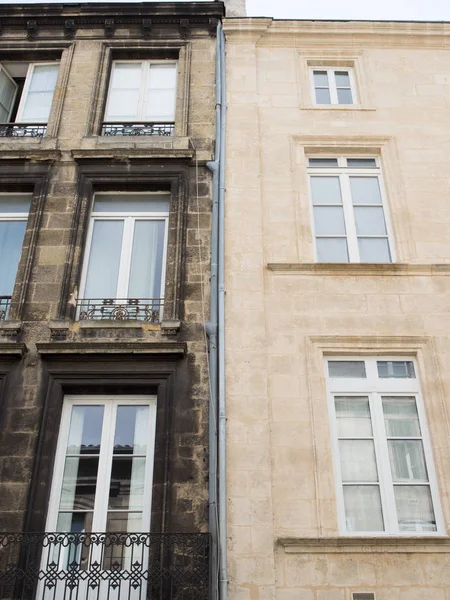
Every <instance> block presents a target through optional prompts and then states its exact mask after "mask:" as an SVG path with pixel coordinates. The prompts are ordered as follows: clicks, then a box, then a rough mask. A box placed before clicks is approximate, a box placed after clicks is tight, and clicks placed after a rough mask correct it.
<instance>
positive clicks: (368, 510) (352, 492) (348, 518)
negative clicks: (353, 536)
mask: <svg viewBox="0 0 450 600" xmlns="http://www.w3.org/2000/svg"><path fill="white" fill-rule="evenodd" d="M344 505H345V522H346V525H347V531H384V522H383V513H382V510H381V498H380V490H379V488H378V486H377V485H351V486H348V485H346V486H344Z"/></svg>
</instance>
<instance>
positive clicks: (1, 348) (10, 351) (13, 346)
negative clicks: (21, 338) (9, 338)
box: [0, 342, 27, 358]
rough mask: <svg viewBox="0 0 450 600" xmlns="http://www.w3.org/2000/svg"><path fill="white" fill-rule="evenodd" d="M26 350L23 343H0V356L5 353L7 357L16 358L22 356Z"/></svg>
mask: <svg viewBox="0 0 450 600" xmlns="http://www.w3.org/2000/svg"><path fill="white" fill-rule="evenodd" d="M26 351H27V347H26V346H25V344H21V343H17V342H1V343H0V356H4V355H5V354H7V355H8V356H9V357H11V356H15V357H17V358H22V356H23V355H24V354H25V352H26Z"/></svg>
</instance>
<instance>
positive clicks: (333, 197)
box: [311, 176, 342, 204]
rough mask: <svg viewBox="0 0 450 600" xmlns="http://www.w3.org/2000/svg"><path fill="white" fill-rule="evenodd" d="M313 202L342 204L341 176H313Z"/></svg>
mask: <svg viewBox="0 0 450 600" xmlns="http://www.w3.org/2000/svg"><path fill="white" fill-rule="evenodd" d="M311 192H312V201H313V204H342V196H341V184H340V181H339V177H316V176H314V177H311Z"/></svg>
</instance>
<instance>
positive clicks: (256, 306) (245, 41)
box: [224, 19, 450, 600]
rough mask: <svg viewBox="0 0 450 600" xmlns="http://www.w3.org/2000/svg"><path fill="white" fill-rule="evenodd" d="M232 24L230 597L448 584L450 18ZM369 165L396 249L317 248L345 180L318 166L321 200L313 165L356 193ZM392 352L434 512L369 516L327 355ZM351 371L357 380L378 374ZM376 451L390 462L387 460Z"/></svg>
mask: <svg viewBox="0 0 450 600" xmlns="http://www.w3.org/2000/svg"><path fill="white" fill-rule="evenodd" d="M224 30H225V33H226V37H227V93H228V132H227V209H226V224H225V225H226V226H225V230H226V264H225V272H226V291H227V301H226V360H227V419H228V420H227V427H228V436H227V440H228V444H227V448H228V473H227V477H228V480H227V485H228V515H229V521H228V525H229V527H228V533H229V546H228V547H229V576H230V594H229V597H230V600H263V599H264V600H268V599H269V598H270V599H271V600H274V599H276V600H363V599H364V600H373V599H376V600H448V599H449V598H450V591H449V590H450V570H449V564H450V562H449V560H450V559H449V556H450V554H449V553H450V542H449V538H448V530H449V527H450V478H449V472H448V464H449V458H450V446H449V440H450V435H449V433H450V431H449V418H448V415H449V411H450V378H449V373H450V344H449V330H450V316H449V307H450V238H449V227H448V225H449V214H450V213H449V200H450V185H449V181H450V180H449V177H448V173H449V168H450V162H449V156H448V152H446V150H447V149H448V148H449V139H450V111H449V109H450V105H449V97H450V96H449V93H450V75H449V73H450V71H449V65H450V35H449V34H450V30H449V26H448V24H445V23H375V22H371V23H369V22H360V23H358V22H317V21H316V22H308V21H304V22H302V21H273V20H271V19H229V20H228V19H225V23H224ZM349 72H350V73H351V76H352V77H353V81H350V84H349V83H348V80H349V77H350V76H349ZM350 79H351V77H350ZM339 84H340V86H341V87H340V89H339ZM315 88H317V89H315ZM349 88H351V90H352V93H353V98H352V102H349V101H348V98H349V96H348V89H349ZM344 89H347V92H345V91H342V90H344ZM330 90H331V91H330ZM333 93H334V95H335V100H334V102H333ZM339 94H341V96H342V97H343V98H347V102H345V103H344V104H339V103H338V102H337V101H336V98H338V99H339V97H340V96H339ZM317 99H318V100H319V101H317ZM320 100H321V101H320ZM352 159H353V160H356V159H357V162H356V163H355V162H351V161H352ZM338 160H339V161H340V162H339V163H338ZM343 161H345V162H343ZM348 161H350V162H348ZM358 161H362V162H358ZM364 161H365V162H364ZM364 164H372V165H373V167H371V168H372V170H370V169H369V170H368V171H366V172H365V175H366V176H367V175H368V176H371V177H377V178H378V179H379V180H381V179H380V178H382V180H383V182H384V183H383V185H384V190H385V192H384V198H385V207H387V209H385V210H386V211H387V210H388V211H389V217H390V230H389V233H388V239H389V243H390V247H391V257H390V261H389V260H387V259H386V257H385V258H384V259H383V260H382V261H379V262H378V261H377V260H372V261H371V262H367V261H366V262H364V261H363V260H360V261H357V260H353V261H350V262H346V263H343V262H342V260H341V261H340V262H339V259H337V258H336V257H335V256H333V254H331V255H330V254H329V255H328V260H327V259H325V260H324V259H322V260H318V258H317V254H316V252H317V249H316V248H317V246H319V244H321V243H322V242H321V241H320V240H321V239H322V238H321V237H320V235H319V234H320V233H321V234H324V233H325V234H326V233H328V234H330V233H333V234H335V235H337V234H338V233H339V231H337V230H333V229H332V225H330V224H329V223H327V222H325V221H320V220H319V210H324V209H323V206H324V205H326V204H327V202H326V201H325V200H326V199H327V198H330V197H331V196H326V195H325V196H321V195H320V193H321V190H322V191H323V188H320V186H319V184H317V187H315V188H313V192H314V193H317V196H314V198H315V204H314V205H312V203H311V188H310V186H309V181H308V179H309V178H311V180H313V178H314V177H317V178H319V183H321V181H320V177H322V178H327V177H328V178H330V177H331V178H333V177H334V178H335V179H336V177H337V175H335V173H338V176H339V177H340V181H341V182H342V186H343V187H342V190H343V191H342V197H343V198H344V200H345V198H348V197H349V196H348V194H349V191H348V190H349V189H350V188H348V189H347V192H346V191H345V187H344V185H346V182H348V179H349V178H351V177H356V178H358V177H361V178H362V177H363V175H358V172H360V173H362V171H357V169H358V168H360V167H361V166H362V165H364ZM350 165H354V166H355V169H354V170H353V171H352V170H351V169H350ZM375 166H376V168H375ZM333 169H334V171H333ZM380 172H381V173H382V175H379V173H380ZM347 173H350V175H348V174H347ZM374 173H375V174H376V175H374ZM327 181H328V180H327ZM322 183H323V182H322ZM313 184H314V185H316V184H315V183H314V182H313ZM313 184H311V185H313ZM324 185H325V184H324ZM330 186H331V184H330ZM355 189H356V188H355ZM328 191H329V193H330V194H331V192H330V190H328ZM353 191H354V190H353ZM353 191H352V193H353ZM344 192H345V193H346V194H347V196H345V193H344ZM337 197H338V196H333V197H332V200H331V201H330V202H331V203H333V202H334V203H335V204H333V207H334V208H332V209H333V210H335V211H336V208H335V207H336V206H337V205H339V206H340V203H341V201H340V200H337V199H336V198H337ZM353 200H354V196H353ZM330 202H329V203H328V204H330ZM376 202H378V205H377V206H379V200H377V201H376ZM316 207H319V210H318V211H317V214H315V215H314V216H315V217H316V221H313V210H314V211H316ZM347 209H348V213H346V221H345V222H346V224H347V225H348V226H349V227H350V225H349V223H350V221H349V220H348V219H347V217H348V214H350V215H351V214H353V213H352V211H353V207H352V206H349V205H346V210H347ZM337 210H341V209H340V208H338V209H337ZM377 210H379V209H377ZM386 214H387V212H386ZM335 218H336V219H338V217H337V216H336V217H335ZM330 219H331V218H330ZM386 219H387V217H386ZM331 222H332V220H330V223H331ZM333 223H334V226H335V227H336V229H338V227H337V225H336V223H337V221H336V220H335V221H333ZM327 225H328V227H330V228H331V230H330V229H327V228H326V227H327ZM319 226H321V227H322V229H320V227H319ZM314 227H317V232H318V233H317V243H316V240H315V235H314ZM340 231H341V233H340V235H341V236H342V235H343V231H342V230H340ZM357 233H358V231H357ZM346 234H347V237H348V248H349V249H350V250H351V247H350V241H351V240H350V229H348V230H347V231H346ZM386 235H387V234H386ZM325 239H326V237H325ZM384 243H385V242H383V244H384ZM380 244H381V243H380ZM323 248H324V247H323V246H322V247H320V246H319V250H321V249H322V250H323ZM355 248H358V246H357V245H356V244H354V246H353V249H355ZM334 249H335V251H336V252H337V250H338V242H336V245H335V246H334ZM360 250H361V248H360ZM394 251H395V255H394ZM341 256H342V254H341ZM319 258H320V256H319ZM336 260H338V262H336ZM382 357H388V358H389V357H390V358H389V360H392V361H394V362H395V361H401V359H403V358H405V357H406V359H407V360H408V361H410V362H413V363H414V365H415V369H416V372H415V374H416V380H415V381H416V382H417V381H419V383H420V389H421V393H422V399H423V415H422V416H423V419H422V427H423V429H422V434H421V435H423V436H424V439H425V433H424V431H425V426H427V427H428V436H427V438H428V442H429V450H430V452H429V457H431V458H430V459H429V460H428V466H429V474H428V477H429V480H430V481H431V479H432V474H431V471H432V470H433V471H434V475H433V479H434V486H435V496H434V498H435V500H434V513H435V517H434V518H435V520H436V523H434V522H433V518H432V517H430V519H429V521H428V524H427V522H426V520H424V519H423V518H422V519H420V518H405V519H404V520H402V521H400V517H399V523H400V526H398V523H397V522H395V527H392V529H391V530H388V528H387V527H386V528H385V530H384V531H383V528H382V527H381V526H379V525H378V529H377V532H368V533H366V531H367V529H366V530H364V529H363V527H362V526H361V527H360V528H359V530H355V529H357V528H356V527H354V525H352V520H351V519H350V518H348V519H347V522H346V521H345V519H344V518H343V516H342V515H343V502H342V486H341V480H340V479H339V473H340V471H339V469H341V470H342V469H344V468H345V467H346V466H347V465H348V463H347V464H346V462H345V461H343V462H342V463H341V464H340V463H339V457H338V454H337V442H336V434H335V427H334V425H333V424H334V421H333V419H332V418H331V417H332V414H333V413H332V411H333V410H334V409H333V407H332V404H331V403H330V402H329V400H327V387H326V386H327V376H326V373H327V371H326V369H327V368H330V367H329V361H330V360H331V361H333V360H334V361H337V364H338V367H339V368H341V367H342V364H343V363H339V360H338V359H340V360H341V361H344V363H345V361H346V360H347V361H348V360H349V359H351V360H354V361H359V362H358V363H355V364H359V365H361V364H366V367H367V368H369V362H368V361H372V363H370V364H375V362H377V361H381V362H382V360H383V358H382ZM386 360H388V359H386ZM374 361H375V362H374ZM394 362H393V364H394ZM327 363H328V367H327ZM345 364H346V363H345ZM383 364H384V363H383ZM378 367H379V368H382V365H381V366H380V365H378ZM336 368H337V367H336ZM367 377H368V375H367ZM380 377H381V376H380ZM380 377H379V378H378V379H377V376H376V373H375V375H374V376H373V378H374V380H375V379H377V383H376V385H381V384H380V383H379V382H380V381H381V379H380ZM352 381H353V383H352V384H350V383H349V384H348V389H347V390H346V391H347V392H350V390H351V389H353V395H355V394H357V393H358V392H361V389H362V388H360V387H358V386H359V385H362V384H361V381H363V380H362V379H360V380H359V381H357V380H356V379H352ZM395 381H396V383H395V386H397V388H396V389H397V390H398V389H404V390H405V389H406V383H405V382H406V381H407V380H406V379H403V380H400V379H398V380H395ZM399 381H401V383H399ZM408 381H409V382H411V381H413V380H408ZM355 382H356V383H355ZM346 383H347V382H346ZM329 385H330V386H332V385H336V386H337V387H338V386H340V387H338V389H341V390H342V389H343V386H344V383H343V380H339V379H338V378H337V379H336V380H335V381H332V382H331V383H330V384H329ZM374 385H375V384H374ZM383 385H386V386H389V389H390V391H391V392H392V391H393V389H394V387H395V386H394V383H393V380H392V379H385V381H384V383H383ZM408 385H410V383H408ZM352 386H353V387H352ZM402 386H403V387H402ZM365 389H367V388H365ZM380 389H381V388H380ZM331 391H333V389H332V388H331ZM370 391H374V392H376V389H375V388H373V389H371V390H370ZM329 395H330V394H328V396H329ZM360 395H361V394H360ZM350 396H351V394H350ZM375 396H376V393H375ZM375 396H374V397H375ZM340 400H342V399H339V398H338V401H340ZM408 401H409V400H408ZM358 402H359V400H358ZM336 406H337V405H336ZM360 406H362V404H361V405H360ZM374 406H375V405H374ZM417 406H418V405H417ZM336 410H337V409H336ZM374 410H375V409H374ZM374 414H375V413H374ZM381 415H382V413H381ZM382 421H383V417H381V423H382ZM373 423H374V424H375V421H373ZM374 426H375V425H374ZM357 431H358V430H357ZM377 439H378V440H381V441H382V436H381V434H380V437H379V438H377ZM383 439H385V438H383ZM381 441H380V444H381ZM380 447H381V446H380ZM353 456H354V455H353ZM366 462H367V461H366ZM413 463H414V460H413V461H412V463H411V464H413ZM416 466H417V464H416ZM378 467H379V469H378V472H379V474H381V475H382V476H383V477H384V476H389V474H390V473H391V471H390V469H391V467H390V463H389V459H386V460H385V461H384V462H382V461H381V462H379V463H378ZM413 471H414V469H413V468H412V471H411V472H410V473H409V474H406V475H405V479H404V480H405V481H409V482H410V483H411V482H412V481H414V477H415V475H414V473H413ZM348 477H349V479H347V482H348V481H351V476H350V475H349V476H348ZM417 479H419V477H418V476H417ZM395 482H396V480H395V478H394V483H395ZM423 482H424V485H427V486H428V481H427V480H426V476H425V475H423ZM347 489H348V488H347ZM391 491H392V488H391ZM413 496H414V494H412V495H411V498H410V499H411V502H410V503H409V504H408V508H407V510H408V511H410V513H411V514H412V513H413V512H414V510H416V508H417V500H414V497H413ZM389 506H390V508H391V509H393V510H394V512H395V510H396V507H395V504H394V503H392V504H391V505H389ZM415 507H416V508H415ZM350 508H351V509H352V510H355V507H350ZM350 508H348V510H349V511H350ZM360 508H361V505H360V506H356V516H358V514H357V513H358V510H359V509H360ZM400 508H402V510H405V506H404V505H402V506H400V505H399V506H397V510H398V511H400ZM386 514H387V513H386ZM399 514H400V512H399ZM372 516H373V515H372ZM438 522H439V523H438ZM352 527H353V529H352ZM396 527H397V529H396ZM398 527H399V528H400V531H399V528H398Z"/></svg>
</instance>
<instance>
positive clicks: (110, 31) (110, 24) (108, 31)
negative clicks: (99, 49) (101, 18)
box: [105, 19, 116, 38]
mask: <svg viewBox="0 0 450 600" xmlns="http://www.w3.org/2000/svg"><path fill="white" fill-rule="evenodd" d="M115 29H116V24H115V22H114V19H105V37H108V38H109V37H112V36H113V35H114V31H115Z"/></svg>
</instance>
